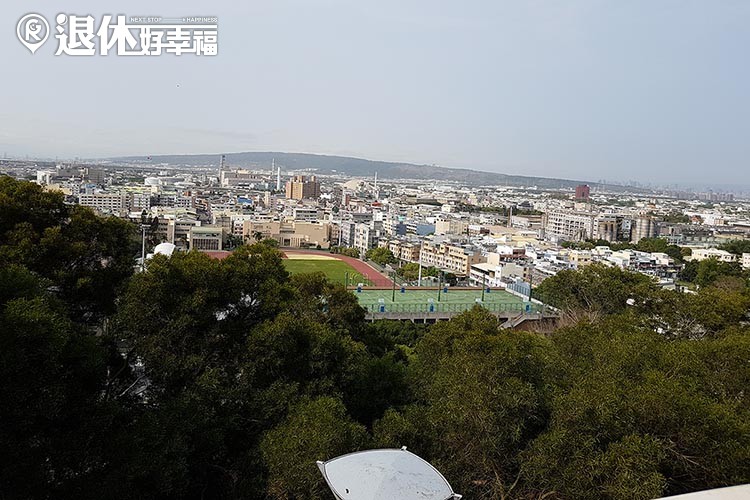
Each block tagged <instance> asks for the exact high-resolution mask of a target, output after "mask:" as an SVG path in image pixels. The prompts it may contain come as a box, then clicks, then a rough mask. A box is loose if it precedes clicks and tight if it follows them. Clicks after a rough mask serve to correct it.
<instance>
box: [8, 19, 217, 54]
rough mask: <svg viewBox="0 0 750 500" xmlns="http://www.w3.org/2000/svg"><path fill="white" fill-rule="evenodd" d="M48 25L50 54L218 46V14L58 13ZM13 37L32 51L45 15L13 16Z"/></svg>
mask: <svg viewBox="0 0 750 500" xmlns="http://www.w3.org/2000/svg"><path fill="white" fill-rule="evenodd" d="M55 22H56V26H55V29H54V32H55V35H54V37H55V39H56V40H57V50H56V52H55V55H56V56H59V55H63V54H64V55H69V56H93V55H97V54H99V55H108V54H109V53H110V52H114V53H116V54H117V55H118V56H158V55H161V54H164V53H167V54H174V55H178V56H179V55H182V54H194V55H197V56H215V55H216V54H218V50H219V29H218V19H217V18H215V17H181V18H173V19H165V18H161V17H130V18H126V17H125V16H123V15H119V16H117V17H116V18H114V17H113V16H110V15H105V16H102V18H101V21H100V22H99V23H97V22H96V19H94V17H93V16H90V15H87V16H78V15H69V14H58V15H57V16H56V17H55ZM16 34H17V35H18V39H19V40H20V41H21V43H23V44H24V45H25V46H26V48H28V49H29V50H30V51H31V53H32V54H33V53H35V52H36V51H37V50H38V49H39V48H40V47H41V46H42V45H43V44H44V42H45V41H47V38H48V37H49V34H50V27H49V24H48V23H47V20H46V19H45V18H44V17H43V16H41V15H39V14H27V15H25V16H24V17H22V18H21V20H20V21H18V25H17V27H16Z"/></svg>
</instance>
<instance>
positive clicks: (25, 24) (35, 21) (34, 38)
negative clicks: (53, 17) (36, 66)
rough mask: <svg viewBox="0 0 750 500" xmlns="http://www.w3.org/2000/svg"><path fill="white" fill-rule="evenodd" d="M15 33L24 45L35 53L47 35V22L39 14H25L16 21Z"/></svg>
mask: <svg viewBox="0 0 750 500" xmlns="http://www.w3.org/2000/svg"><path fill="white" fill-rule="evenodd" d="M16 35H18V39H19V40H20V41H21V43H22V44H24V46H25V47H26V48H27V49H29V50H30V51H31V53H32V54H33V53H35V52H36V51H37V50H39V48H40V47H41V46H42V45H44V42H46V41H47V38H48V37H49V23H48V22H47V20H46V19H45V18H44V16H42V15H40V14H26V15H25V16H23V17H22V18H21V20H20V21H18V25H17V26H16Z"/></svg>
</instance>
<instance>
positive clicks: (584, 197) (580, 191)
mask: <svg viewBox="0 0 750 500" xmlns="http://www.w3.org/2000/svg"><path fill="white" fill-rule="evenodd" d="M590 196H591V188H590V187H589V186H588V185H586V184H581V185H580V186H578V187H576V200H581V201H588V199H589V197H590Z"/></svg>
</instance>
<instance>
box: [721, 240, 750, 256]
mask: <svg viewBox="0 0 750 500" xmlns="http://www.w3.org/2000/svg"><path fill="white" fill-rule="evenodd" d="M719 248H720V249H721V250H726V251H727V252H729V253H733V254H735V255H742V254H743V253H750V240H731V241H727V242H726V243H722V244H721V245H719Z"/></svg>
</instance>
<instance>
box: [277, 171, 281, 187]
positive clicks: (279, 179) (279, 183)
mask: <svg viewBox="0 0 750 500" xmlns="http://www.w3.org/2000/svg"><path fill="white" fill-rule="evenodd" d="M276 191H281V167H279V168H278V170H276Z"/></svg>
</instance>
